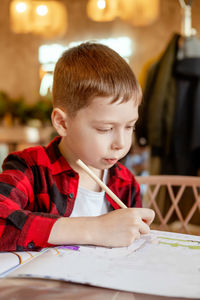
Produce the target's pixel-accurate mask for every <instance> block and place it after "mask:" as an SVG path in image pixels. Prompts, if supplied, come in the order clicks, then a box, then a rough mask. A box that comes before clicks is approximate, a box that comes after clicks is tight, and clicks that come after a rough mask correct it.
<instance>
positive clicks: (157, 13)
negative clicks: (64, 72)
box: [0, 0, 200, 175]
mask: <svg viewBox="0 0 200 300" xmlns="http://www.w3.org/2000/svg"><path fill="white" fill-rule="evenodd" d="M199 16H200V0H193V1H181V0H151V1H150V0H55V1H51V0H44V1H42V0H21V1H18V0H13V1H11V0H1V7H0V53H1V55H0V161H1V162H2V161H3V159H4V157H5V156H6V155H7V153H9V152H10V151H15V150H18V149H23V148H24V147H27V146H30V145H35V144H44V145H45V144H47V143H48V142H49V141H50V139H51V138H52V136H54V131H53V129H52V128H51V124H50V113H51V85H52V75H53V70H54V66H55V63H56V61H57V59H58V58H59V56H60V55H61V53H62V52H63V51H64V50H65V49H66V48H68V47H71V46H73V45H76V44H79V43H80V42H83V41H88V40H93V41H98V42H101V43H105V44H106V45H108V46H110V47H112V48H113V49H114V50H116V51H117V52H119V54H120V55H122V56H123V57H124V58H125V59H126V60H127V62H128V63H129V64H130V66H131V68H132V69H133V71H134V72H135V74H136V76H137V78H138V80H139V82H140V84H141V86H142V88H143V90H144V92H145V89H146V92H145V93H146V94H145V95H146V96H145V97H146V98H147V100H146V102H145V103H150V105H149V104H148V105H147V107H142V108H141V114H142V116H143V117H142V118H141V122H139V123H138V126H137V128H136V137H135V138H134V145H135V146H133V147H132V149H131V151H130V153H129V154H128V155H127V157H126V158H125V159H124V160H123V163H125V164H126V165H127V167H128V168H130V169H131V170H132V171H133V172H134V173H135V174H136V175H143V174H149V173H152V174H160V173H168V174H169V173H170V174H183V175H198V170H199V167H198V163H199V161H200V159H199V158H198V157H199V153H198V152H196V149H198V148H199V146H200V145H199V144H200V143H199V144H198V141H196V140H195V142H196V144H195V147H196V148H195V157H196V158H197V161H195V162H192V163H194V164H195V168H193V167H191V166H189V167H188V166H187V167H185V168H183V170H182V169H181V168H179V165H182V163H183V162H186V161H187V156H184V157H183V158H182V160H181V162H178V163H177V166H176V167H175V168H173V167H172V166H174V159H175V158H174V157H172V156H173V155H172V154H171V152H172V153H176V151H178V150H177V149H178V148H176V149H174V148H173V147H172V148H173V149H171V148H170V147H171V146H169V138H168V135H169V134H168V133H169V132H170V133H171V132H172V131H173V128H174V126H175V125H174V119H177V118H176V116H177V115H176V113H177V110H178V107H179V106H180V105H179V104H180V103H179V102H176V104H174V106H173V109H172V108H169V107H168V104H166V103H168V102H166V101H168V100H166V99H165V100H163V102H162V100H159V101H160V102H159V103H162V104H163V106H162V109H161V108H159V105H157V103H156V102H155V98H156V97H154V100H152V99H150V100H149V98H150V96H149V95H152V93H154V94H155V95H158V94H159V95H167V94H168V92H169V90H171V78H172V77H173V76H174V62H175V61H176V60H177V57H178V60H179V61H180V60H181V62H184V63H186V64H188V60H190V59H192V63H194V65H195V66H198V63H199V57H200V51H199V50H200V43H199V37H198V36H199V32H200V18H199ZM188 44H189V46H188ZM191 44H192V46H191ZM170 47H171V48H170ZM170 49H171V50H170ZM168 50H170V51H171V52H170V53H172V54H171V56H170V55H169V54H168ZM167 55H168V56H167ZM170 57H171V60H170ZM167 59H168V60H167ZM163 60H164V62H165V64H166V66H170V70H169V68H168V69H166V71H163V69H162V66H163ZM156 63H157V64H158V63H159V65H157V71H156V72H157V73H156V74H154V80H153V83H151V88H150V89H149V87H148V89H147V78H148V75H149V73H150V70H151V68H152V66H155V64H156ZM189 64H190V62H189ZM164 70H165V69H164ZM159 71H160V73H162V72H164V74H167V76H168V77H167V79H165V78H163V80H162V82H165V81H166V80H167V82H165V83H166V84H165V87H164V88H165V89H164V92H163V89H161V90H160V91H157V90H156V91H155V86H154V85H155V82H157V86H160V84H159V81H158V80H157V79H158V78H159V76H160V75H159ZM197 73H198V72H197ZM197 73H195V76H196V77H195V79H194V74H192V79H191V78H190V79H189V80H190V83H191V85H192V88H191V87H190V90H191V89H192V90H194V89H196V85H198V79H199V77H200V75H199V74H197ZM161 75H162V74H161ZM181 76H182V75H181ZM184 76H185V75H184ZM161 78H162V77H161ZM179 79H180V78H179ZM179 79H178V80H177V79H176V80H175V81H176V82H175V85H176V88H177V90H178V85H179V83H180V80H179ZM181 80H182V79H181ZM195 84H196V85H195ZM152 89H153V92H152ZM176 94H178V93H176ZM186 94H187V95H188V93H187V91H186V92H185V95H186ZM199 96H200V95H199ZM145 97H144V98H145ZM192 97H193V95H192ZM165 98H166V97H165ZM186 98H187V99H188V101H190V104H191V97H190V96H187V97H186ZM198 99H199V98H198ZM144 100H145V99H144ZM174 101H175V100H174ZM176 101H178V100H176ZM195 101H196V100H195ZM154 102H155V103H154ZM199 102H200V99H199ZM173 103H174V102H173ZM149 106H150V109H149ZM152 107H153V113H152ZM170 107H171V106H170ZM192 107H193V106H192ZM198 108H199V109H200V107H199V106H198V105H197V106H195V107H193V113H194V111H195V112H196V115H195V116H194V115H192V116H190V118H189V119H184V124H185V123H186V124H188V127H189V128H190V129H191V127H192V128H193V129H194V126H196V127H195V130H197V129H198V128H199V127H198V122H197V123H195V124H193V123H192V122H193V121H192V120H193V119H194V118H197V119H198V116H199V114H200V110H199V111H198ZM170 109H171V110H170ZM179 111H180V110H179ZM186 111H187V112H188V110H187V109H186ZM170 112H171V119H170V118H168V119H167V120H165V118H164V117H162V116H163V115H167V116H169V115H170ZM181 113H182V112H181ZM154 114H155V117H154ZM149 115H150V117H152V118H153V119H155V120H157V119H156V117H158V116H160V117H161V118H158V120H157V124H158V125H159V128H158V131H159V130H161V129H160V128H161V127H162V130H161V132H160V133H159V134H160V137H162V141H159V142H158V143H157V144H156V143H154V141H155V139H156V138H155V137H152V133H151V130H152V129H151V128H153V132H154V133H155V132H157V131H156V130H157V129H156V128H155V127H153V126H154V125H151V126H150V128H147V127H148V126H147V125H148V124H149V122H150V121H149V119H148V118H149ZM163 119H164V121H163ZM169 119H170V120H171V121H170V120H169ZM142 122H143V123H142ZM163 122H164V125H163ZM170 122H171V123H170ZM166 123H167V126H168V127H167V129H166V128H165V127H166ZM180 124H181V123H180ZM180 124H179V125H177V127H178V126H179V127H180V126H181V125H180ZM191 124H192V125H191ZM163 127H164V129H163ZM188 127H187V128H186V129H185V130H186V131H187V133H188V135H191V132H189V131H188ZM181 128H182V127H181ZM167 130H168V131H169V132H168V131H167ZM178 130H180V128H179V129H177V134H176V135H175V139H176V138H177V136H178V132H179V131H178ZM194 135H195V133H194ZM171 136H172V135H170V141H172V137H171ZM195 137H196V135H195ZM173 138H174V137H173ZM196 139H197V138H196ZM193 142H194V141H191V143H193ZM195 142H194V143H195ZM166 143H167V145H166ZM181 143H183V141H182V140H181ZM185 143H186V144H187V145H188V144H189V145H191V143H190V142H189V141H188V140H187V141H185ZM194 143H193V144H194ZM172 144H173V142H172ZM193 144H192V145H193ZM181 145H182V144H181ZM167 147H168V148H167ZM177 147H180V145H178V146H177ZM192 147H193V146H192ZM166 148H167V149H168V151H167V153H166V151H164V150H163V149H166ZM193 148H194V147H193ZM193 148H192V149H193ZM169 149H170V150H169ZM171 150H172V151H171ZM198 150H199V149H198ZM188 151H189V150H188V149H186V150H185V152H187V154H188ZM183 152H184V151H183ZM193 154H194V153H192V157H194V155H193ZM171 155H172V156H171ZM189 155H191V153H190V154H189ZM163 157H164V162H165V165H164V166H161V163H160V161H161V160H162V161H163ZM152 159H153V160H154V162H153V165H152ZM155 159H156V161H155ZM189 160H190V158H189ZM169 161H170V167H167V168H166V165H167V166H169V164H168V162H169ZM197 162H198V163H197ZM184 165H185V164H184ZM152 166H153V167H152ZM190 167H191V168H190ZM188 168H189V169H190V170H188ZM191 169H192V170H191Z"/></svg>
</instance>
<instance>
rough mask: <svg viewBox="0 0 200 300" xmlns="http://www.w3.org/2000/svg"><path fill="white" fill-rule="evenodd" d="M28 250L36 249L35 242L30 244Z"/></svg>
mask: <svg viewBox="0 0 200 300" xmlns="http://www.w3.org/2000/svg"><path fill="white" fill-rule="evenodd" d="M27 248H28V249H33V248H35V244H34V243H33V242H30V243H28V245H27Z"/></svg>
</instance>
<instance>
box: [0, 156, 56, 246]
mask: <svg viewBox="0 0 200 300" xmlns="http://www.w3.org/2000/svg"><path fill="white" fill-rule="evenodd" d="M3 170H4V171H3V172H2V173H1V174H0V251H22V250H37V249H39V248H43V247H47V246H49V244H48V238H49V235H50V232H51V229H52V226H53V225H54V223H55V222H56V220H57V219H58V218H59V216H57V215H51V214H48V213H42V212H37V211H35V212H34V210H35V209H34V207H36V206H37V203H36V199H35V197H34V191H33V175H32V171H31V168H30V167H29V166H28V165H27V164H26V162H25V160H24V159H23V158H21V157H19V156H18V155H14V154H11V155H9V156H8V157H7V159H6V160H5V162H4V164H3Z"/></svg>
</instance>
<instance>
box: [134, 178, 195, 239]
mask: <svg viewBox="0 0 200 300" xmlns="http://www.w3.org/2000/svg"><path fill="white" fill-rule="evenodd" d="M136 180H137V181H138V183H139V184H140V185H142V186H141V187H143V189H144V190H145V192H144V194H143V195H142V199H143V203H144V207H149V208H152V209H154V211H155V213H156V217H155V222H154V223H153V224H152V229H159V230H167V231H175V232H181V233H187V234H197V235H200V177H193V176H175V175H169V176H168V175H156V176H153V175H150V176H136ZM194 218H196V219H195V222H194V221H193V219H194ZM195 223H196V224H195Z"/></svg>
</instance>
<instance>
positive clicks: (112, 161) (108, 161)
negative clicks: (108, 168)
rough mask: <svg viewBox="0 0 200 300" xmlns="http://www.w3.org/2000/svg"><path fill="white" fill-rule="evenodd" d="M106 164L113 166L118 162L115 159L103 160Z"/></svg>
mask: <svg viewBox="0 0 200 300" xmlns="http://www.w3.org/2000/svg"><path fill="white" fill-rule="evenodd" d="M104 160H105V161H106V162H107V163H108V164H111V165H112V164H115V163H116V162H117V161H118V159H117V158H105V159H104Z"/></svg>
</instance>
